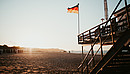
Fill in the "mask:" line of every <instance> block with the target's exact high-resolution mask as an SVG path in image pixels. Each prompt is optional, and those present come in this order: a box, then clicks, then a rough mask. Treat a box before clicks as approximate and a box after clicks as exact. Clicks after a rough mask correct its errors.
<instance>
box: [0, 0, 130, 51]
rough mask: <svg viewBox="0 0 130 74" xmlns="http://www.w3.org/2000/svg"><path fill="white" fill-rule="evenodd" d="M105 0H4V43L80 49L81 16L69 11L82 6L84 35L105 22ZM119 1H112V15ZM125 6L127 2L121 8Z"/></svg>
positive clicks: (0, 8)
mask: <svg viewBox="0 0 130 74" xmlns="http://www.w3.org/2000/svg"><path fill="white" fill-rule="evenodd" d="M103 1H104V0H0V44H1V45H3V44H7V45H13V46H14V45H15V46H22V47H34V48H60V49H65V50H80V49H81V45H78V38H77V35H78V30H77V26H78V15H77V14H75V13H67V8H68V7H73V6H75V5H77V4H78V3H79V5H80V6H79V7H80V8H79V10H80V11H79V16H80V30H81V31H80V32H84V31H85V30H88V29H90V28H92V27H94V26H96V25H98V24H100V23H101V18H104V3H103ZM118 1H119V0H108V14H109V16H110V14H111V13H112V11H113V9H114V7H115V6H116V4H117V2H118ZM123 1H124V0H123ZM127 2H128V4H129V3H130V1H129V0H127ZM123 6H124V2H122V3H121V5H120V7H119V8H121V7H123Z"/></svg>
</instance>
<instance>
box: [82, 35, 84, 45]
mask: <svg viewBox="0 0 130 74" xmlns="http://www.w3.org/2000/svg"><path fill="white" fill-rule="evenodd" d="M82 36H83V43H84V33H82Z"/></svg>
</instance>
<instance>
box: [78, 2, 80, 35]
mask: <svg viewBox="0 0 130 74" xmlns="http://www.w3.org/2000/svg"><path fill="white" fill-rule="evenodd" d="M78 34H80V22H79V3H78Z"/></svg>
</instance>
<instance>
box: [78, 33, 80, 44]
mask: <svg viewBox="0 0 130 74" xmlns="http://www.w3.org/2000/svg"><path fill="white" fill-rule="evenodd" d="M79 39H80V37H79V35H78V44H79V41H80V40H79Z"/></svg>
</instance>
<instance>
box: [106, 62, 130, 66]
mask: <svg viewBox="0 0 130 74" xmlns="http://www.w3.org/2000/svg"><path fill="white" fill-rule="evenodd" d="M108 66H110V67H112V66H130V62H125V63H124V62H118V63H110V64H108Z"/></svg>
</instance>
